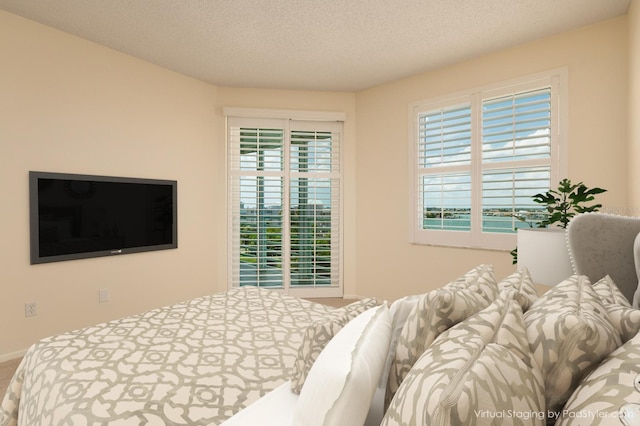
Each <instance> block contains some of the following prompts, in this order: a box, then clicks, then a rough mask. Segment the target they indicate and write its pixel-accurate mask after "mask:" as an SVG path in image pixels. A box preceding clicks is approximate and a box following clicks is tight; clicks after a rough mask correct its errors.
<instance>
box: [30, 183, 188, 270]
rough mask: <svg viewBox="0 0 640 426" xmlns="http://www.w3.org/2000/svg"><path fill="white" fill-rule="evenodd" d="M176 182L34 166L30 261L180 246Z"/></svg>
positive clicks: (31, 199) (56, 259)
mask: <svg viewBox="0 0 640 426" xmlns="http://www.w3.org/2000/svg"><path fill="white" fill-rule="evenodd" d="M177 187H178V184H177V182H176V181H173V180H157V179H140V178H125V177H108V176H91V175H77V174H63V173H49V172H29V204H30V228H31V264H36V263H46V262H57V261H62V260H72V259H82V258H88V257H98V256H112V255H119V254H126V253H136V252H143V251H151V250H164V249H172V248H177V247H178V231H177V207H178V206H177Z"/></svg>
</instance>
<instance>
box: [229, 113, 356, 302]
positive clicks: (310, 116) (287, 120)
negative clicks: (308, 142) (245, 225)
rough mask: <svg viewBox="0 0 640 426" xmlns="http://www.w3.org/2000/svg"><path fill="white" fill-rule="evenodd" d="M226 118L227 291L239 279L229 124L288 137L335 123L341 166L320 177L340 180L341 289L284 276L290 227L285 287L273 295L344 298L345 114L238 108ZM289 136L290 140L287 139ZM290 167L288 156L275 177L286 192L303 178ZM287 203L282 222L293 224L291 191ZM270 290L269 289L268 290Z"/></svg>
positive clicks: (286, 155) (284, 240) (286, 244)
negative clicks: (276, 128) (306, 126)
mask: <svg viewBox="0 0 640 426" xmlns="http://www.w3.org/2000/svg"><path fill="white" fill-rule="evenodd" d="M223 114H224V116H225V128H226V136H227V141H226V158H227V179H228V180H227V185H226V187H227V199H228V244H227V246H228V268H227V275H228V279H227V283H228V288H232V287H234V281H235V280H234V279H233V276H234V274H238V275H239V271H238V270H237V269H238V266H237V264H236V262H234V258H233V256H234V249H233V238H234V230H233V227H234V217H233V215H234V208H233V203H234V199H233V197H234V194H233V189H232V187H231V186H232V180H233V179H232V178H233V177H234V176H235V175H234V173H238V172H237V171H236V170H234V167H232V164H231V162H232V161H237V160H233V159H232V152H231V146H230V145H231V140H230V134H229V130H230V126H229V120H230V119H233V120H235V121H238V120H240V119H241V120H242V121H245V122H246V124H247V126H249V127H252V126H255V125H256V124H259V125H266V126H270V125H273V124H276V123H279V125H281V126H282V128H283V129H284V131H285V134H288V135H290V134H291V131H292V130H293V129H295V128H297V125H298V123H301V122H305V121H306V122H322V123H327V126H328V127H331V125H332V123H334V124H335V123H336V122H338V123H340V131H339V134H340V142H339V146H338V150H339V153H338V155H339V158H340V164H339V166H338V168H337V170H334V171H332V172H331V173H322V176H318V177H329V176H330V177H334V178H337V179H339V192H340V194H339V206H338V217H339V219H338V221H339V231H338V234H337V235H335V237H336V238H337V239H338V243H337V246H338V251H339V253H338V255H337V258H338V267H337V271H333V273H335V274H337V276H338V280H337V281H338V285H337V286H330V287H329V286H314V287H306V286H292V285H291V282H290V281H291V280H290V276H289V273H285V271H286V272H288V271H289V268H290V259H289V255H290V242H289V241H288V240H289V238H290V232H289V230H288V226H289V225H287V226H286V230H285V231H284V234H283V246H284V248H283V259H285V260H283V262H284V264H285V265H286V266H285V268H284V270H283V286H282V288H279V289H274V291H281V292H283V293H286V294H289V295H292V296H296V297H342V295H343V292H344V285H343V269H344V266H343V264H344V262H343V258H344V247H343V245H344V244H343V242H344V238H343V234H344V200H343V198H344V190H343V189H344V179H343V175H344V174H343V161H342V158H343V151H344V124H343V123H344V121H345V118H346V114H345V113H343V112H333V111H302V110H272V109H256V108H238V107H225V108H223ZM322 123H318V125H322ZM288 137H289V136H287V138H288ZM288 167H289V152H285V170H284V171H283V172H281V173H280V172H278V173H275V174H274V175H278V176H282V178H283V182H284V188H289V187H290V182H291V180H292V179H293V178H295V177H297V176H299V175H300V173H299V172H294V171H289V170H288V169H287V168H288ZM236 175H239V174H236ZM284 196H285V203H284V206H283V209H284V213H283V222H285V223H287V224H289V222H290V212H289V210H288V206H289V194H288V191H285V195H284ZM266 288H268V287H266Z"/></svg>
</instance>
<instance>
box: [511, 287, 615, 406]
mask: <svg viewBox="0 0 640 426" xmlns="http://www.w3.org/2000/svg"><path fill="white" fill-rule="evenodd" d="M524 321H525V324H526V326H527V336H528V340H529V344H530V346H531V349H532V352H533V354H534V358H535V360H536V362H537V363H538V365H539V366H540V368H541V370H542V375H543V377H544V381H545V397H546V407H547V410H551V411H558V410H560V409H561V408H562V406H563V405H564V403H565V401H566V400H567V398H569V396H570V395H571V393H572V392H573V390H574V389H575V388H576V387H577V386H578V384H579V383H580V381H581V380H582V378H583V377H584V376H585V375H586V374H587V373H588V372H589V371H591V370H592V369H593V368H594V367H595V366H597V365H598V364H599V363H600V362H601V361H602V360H603V359H604V358H605V357H606V356H608V355H609V354H610V353H611V352H613V351H614V350H615V349H617V348H618V347H619V346H620V345H621V341H620V335H619V333H618V332H617V331H616V329H615V327H614V325H613V323H612V322H611V320H610V319H609V315H608V314H607V312H606V310H605V308H604V306H603V305H602V303H601V301H600V298H599V296H598V295H597V294H596V293H595V291H594V290H593V288H592V286H591V283H590V282H589V279H588V278H587V277H586V276H579V275H574V276H572V277H570V278H568V279H566V280H565V281H563V282H561V283H560V284H557V285H556V286H555V287H553V288H552V289H551V290H549V291H548V292H546V293H545V294H544V296H542V297H541V298H540V299H538V300H537V301H536V302H535V303H534V304H533V305H532V306H531V308H529V310H528V311H527V312H526V313H525V314H524Z"/></svg>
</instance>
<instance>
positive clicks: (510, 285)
mask: <svg viewBox="0 0 640 426" xmlns="http://www.w3.org/2000/svg"><path fill="white" fill-rule="evenodd" d="M508 289H514V290H515V291H516V294H515V297H516V300H517V301H518V303H520V306H521V307H522V310H523V311H524V312H526V311H527V309H529V308H530V307H531V305H533V303H534V302H535V301H536V300H538V298H539V296H538V291H537V290H536V286H535V285H534V284H533V280H532V279H531V274H529V270H528V269H527V268H522V269H519V270H517V271H516V272H514V273H513V274H511V275H509V276H508V277H507V278H505V279H503V280H502V281H500V282H499V283H498V290H499V291H504V290H508Z"/></svg>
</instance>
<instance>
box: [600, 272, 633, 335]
mask: <svg viewBox="0 0 640 426" xmlns="http://www.w3.org/2000/svg"><path fill="white" fill-rule="evenodd" d="M593 289H594V291H595V292H596V293H597V294H598V296H599V297H600V300H601V301H602V304H603V305H604V307H605V309H606V310H607V313H608V314H609V318H610V319H611V322H612V323H613V325H614V326H615V328H616V330H618V333H620V339H621V340H622V343H624V342H627V341H628V340H630V339H631V338H632V337H633V336H635V335H636V334H637V333H638V331H640V310H638V309H634V308H632V307H631V303H629V301H628V300H627V298H626V297H624V295H623V294H622V292H621V291H620V290H619V289H618V286H617V285H616V283H615V282H614V281H613V279H612V278H611V277H610V276H609V275H607V276H606V277H604V278H602V279H601V280H600V281H598V282H597V283H595V284H594V285H593Z"/></svg>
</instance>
